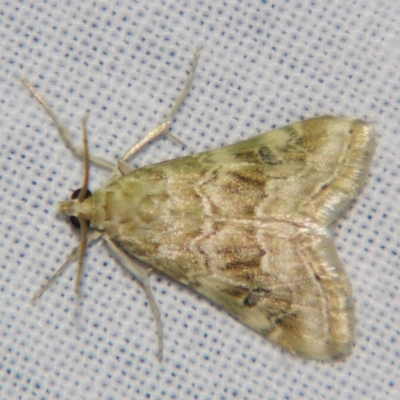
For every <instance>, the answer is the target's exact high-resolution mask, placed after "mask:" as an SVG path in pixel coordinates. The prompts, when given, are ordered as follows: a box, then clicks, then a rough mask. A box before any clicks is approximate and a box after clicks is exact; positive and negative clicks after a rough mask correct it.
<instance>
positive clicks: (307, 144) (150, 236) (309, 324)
mask: <svg viewBox="0 0 400 400" xmlns="http://www.w3.org/2000/svg"><path fill="white" fill-rule="evenodd" d="M373 148H374V137H373V133H372V130H371V127H370V126H369V125H368V124H366V123H364V122H362V121H360V120H357V119H345V118H334V117H321V118H315V119H311V120H307V121H304V122H299V123H296V124H293V125H290V126H287V127H285V128H282V129H278V130H274V131H271V132H268V133H266V134H263V135H260V136H258V137H256V138H254V139H250V140H247V141H244V142H241V143H238V144H235V145H232V146H227V147H224V148H220V149H217V150H213V151H209V152H206V153H202V154H197V155H194V156H189V157H184V158H181V159H176V160H172V161H167V162H164V163H160V164H156V165H150V166H148V167H145V168H141V169H138V170H135V171H133V172H132V173H131V174H129V175H128V176H125V177H123V178H121V179H118V180H116V181H114V182H112V183H110V184H109V185H107V186H105V187H104V188H102V189H100V190H99V191H98V192H96V193H95V194H94V195H93V196H92V197H91V198H90V199H88V200H86V201H85V202H84V203H81V204H82V205H81V206H79V207H80V209H79V210H78V209H76V210H77V211H79V212H82V213H83V214H85V216H86V217H87V218H88V219H89V220H90V222H91V226H92V227H93V228H97V229H100V230H104V231H105V232H107V234H108V235H109V236H110V237H111V238H112V239H113V240H114V241H115V242H116V243H119V244H120V245H121V246H122V247H123V248H124V249H125V250H126V251H128V252H129V253H130V254H132V255H134V256H136V257H138V258H140V259H141V260H143V261H145V262H147V263H149V264H150V265H152V266H153V267H155V268H156V269H158V270H160V271H162V272H164V273H165V274H167V275H169V276H171V277H172V278H174V279H176V280H178V281H179V282H182V283H183V284H186V285H188V286H190V287H191V288H193V289H194V290H196V291H197V292H199V293H202V294H203V295H204V296H206V297H208V298H209V299H210V300H212V301H213V302H215V303H217V304H219V305H221V306H222V307H223V308H225V309H227V310H228V311H229V312H231V313H232V314H233V315H235V316H236V317H237V318H238V319H239V320H241V321H242V322H244V323H246V324H247V325H249V326H250V327H252V328H253V329H254V330H256V331H258V332H260V333H261V334H263V335H265V336H267V337H268V338H269V339H271V340H272V341H274V342H275V343H277V344H279V345H281V346H283V347H285V348H287V349H288V350H290V351H293V352H296V353H299V354H301V355H304V356H307V357H312V358H319V359H326V358H335V357H341V356H343V355H345V354H347V353H348V352H349V350H350V348H351V344H352V335H353V319H354V317H353V311H352V305H351V295H350V287H349V283H348V280H347V277H346V274H345V272H344V271H343V268H342V266H341V263H340V261H339V260H338V258H337V255H336V251H335V249H334V246H333V243H332V241H331V239H330V238H329V234H328V232H327V229H326V227H327V225H329V224H330V223H331V222H332V221H333V220H334V219H335V218H336V217H337V215H338V213H339V212H340V211H341V210H342V209H343V208H344V207H345V206H346V205H347V204H349V202H350V201H351V200H352V199H353V198H354V197H355V195H356V194H357V192H358V191H359V189H360V187H361V185H362V183H363V181H364V178H365V176H366V174H367V171H368V166H369V163H370V160H371V157H372V152H373Z"/></svg>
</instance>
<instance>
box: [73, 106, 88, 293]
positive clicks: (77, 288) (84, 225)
mask: <svg viewBox="0 0 400 400" xmlns="http://www.w3.org/2000/svg"><path fill="white" fill-rule="evenodd" d="M88 118H89V114H85V116H84V117H83V121H82V135H83V158H84V173H83V182H82V188H81V190H80V193H79V197H78V202H79V203H82V202H83V201H84V200H85V199H86V194H87V193H88V185H89V170H90V155H89V144H88V134H87V120H88ZM78 219H79V225H80V228H81V243H80V246H79V260H78V273H77V275H76V282H75V292H76V294H77V296H78V297H79V298H81V297H82V294H81V289H80V287H81V280H82V274H83V261H84V259H85V252H86V248H87V243H88V240H87V236H88V223H87V221H86V218H85V217H84V215H83V214H82V213H79V214H78Z"/></svg>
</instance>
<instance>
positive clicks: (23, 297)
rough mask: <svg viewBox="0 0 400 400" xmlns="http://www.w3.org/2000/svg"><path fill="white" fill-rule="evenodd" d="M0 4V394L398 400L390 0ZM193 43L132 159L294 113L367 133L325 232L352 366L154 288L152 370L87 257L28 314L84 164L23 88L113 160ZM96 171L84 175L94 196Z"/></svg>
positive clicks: (107, 268) (136, 295)
mask: <svg viewBox="0 0 400 400" xmlns="http://www.w3.org/2000/svg"><path fill="white" fill-rule="evenodd" d="M112 3H113V2H108V1H96V2H81V1H75V0H70V1H68V2H59V1H54V0H49V1H46V2H42V1H33V0H31V1H4V0H3V1H2V2H1V5H0V56H1V62H0V71H1V73H0V83H1V86H0V87H1V97H0V101H1V106H0V115H1V117H0V121H1V132H0V135H1V146H0V161H1V176H0V189H1V190H0V196H1V198H0V200H1V201H0V213H1V220H0V229H1V239H2V240H1V241H0V254H1V257H0V260H1V266H0V318H1V320H0V398H2V399H33V398H35V399H54V398H58V399H133V398H135V399H300V398H301V399H332V400H333V399H357V400H358V399H361V398H362V399H399V398H400V306H399V304H400V295H399V287H400V262H399V242H400V221H399V216H400V204H399V196H400V176H399V175H400V161H399V154H400V123H399V121H400V110H399V108H400V68H399V64H400V40H399V39H400V36H399V29H400V2H398V1H393V0H386V1H383V0H382V1H378V0H374V1H373V0H371V1H363V0H353V1H348V0H337V1H331V0H330V1H319V2H314V1H301V0H287V1H275V2H270V1H250V0H246V1H238V0H230V1H226V2H219V1H215V0H214V1H213V0H203V1H180V0H166V1H153V2H150V1H141V0H137V1H123V0H122V1H118V2H115V4H112ZM197 44H201V45H202V46H203V48H202V52H201V58H200V62H199V67H198V70H197V76H196V79H195V82H194V85H193V88H192V90H191V92H190V96H189V98H188V99H187V101H186V102H185V104H184V105H183V107H182V108H181V110H180V112H179V113H178V115H177V118H176V121H175V123H174V124H173V126H172V129H171V132H172V133H173V134H174V135H176V136H177V137H179V138H180V139H181V140H183V141H184V142H185V143H186V144H187V148H185V149H182V147H181V146H180V145H178V144H176V143H174V142H173V141H171V140H170V139H168V138H164V139H161V140H158V141H157V142H155V143H153V144H152V145H150V146H148V147H147V148H146V149H144V151H142V152H141V153H140V154H138V155H137V157H136V158H135V159H134V160H133V162H132V164H133V165H135V166H137V167H138V166H142V165H146V164H149V163H154V162H157V161H161V160H166V159H170V158H175V157H178V156H182V155H186V154H190V153H194V152H199V151H202V150H207V149H211V148H216V147H219V146H221V145H224V144H229V143H235V142H237V141H239V140H241V139H244V138H249V137H252V136H254V135H256V134H257V133H260V132H262V131H266V130H269V129H271V128H273V127H277V126H281V125H285V124H287V123H290V122H294V121H296V120H299V119H301V118H309V117H313V116H316V115H324V114H334V115H344V116H357V117H361V118H364V119H366V120H368V121H370V122H371V123H373V125H374V127H375V129H376V132H377V139H378V147H377V151H376V156H375V158H374V162H373V165H372V168H371V175H370V177H369V178H368V181H367V183H366V185H365V187H364V189H363V191H362V193H361V194H360V196H359V197H358V198H357V200H356V201H355V202H354V203H353V204H352V207H351V208H350V209H349V210H347V211H346V212H345V213H344V215H343V216H342V217H341V218H340V220H339V222H338V223H337V224H335V226H334V227H333V231H334V234H335V236H336V243H337V247H338V251H339V254H340V257H341V259H342V260H343V262H344V263H345V265H346V269H347V271H348V274H349V275H350V277H351V282H352V286H353V290H354V298H355V302H356V316H357V332H356V343H355V347H354V351H353V353H352V355H351V356H350V357H348V358H347V359H346V360H344V361H342V362H338V363H319V362H315V361H305V360H302V359H299V358H297V357H294V356H291V355H290V354H288V353H286V352H284V351H282V350H280V349H278V348H276V347H274V346H273V345H272V344H271V343H270V342H268V341H266V340H265V339H263V338H262V337H260V336H258V335H257V334H255V333H254V332H252V331H251V330H250V329H248V328H246V327H244V326H242V325H241V324H240V323H239V322H237V321H236V320H234V319H233V318H232V317H230V316H229V315H227V313H226V312H225V311H224V310H221V309H219V308H217V307H215V306H214V305H212V304H210V303H209V302H208V301H207V300H205V299H203V298H201V297H199V296H197V295H196V294H195V293H193V292H191V291H190V290H189V289H187V288H184V287H182V286H180V285H179V284H177V283H175V282H172V281H170V280H168V279H167V278H165V277H162V276H160V275H158V274H157V273H153V275H152V278H151V283H152V288H153V291H154V294H155V297H156V300H157V303H158V305H159V307H160V309H161V313H162V320H163V325H164V331H165V337H164V345H165V358H164V361H163V363H162V364H160V363H159V362H158V360H157V358H156V351H157V337H156V333H155V325H154V320H153V317H152V315H151V314H150V311H149V307H148V305H147V301H146V298H145V295H144V293H143V292H142V290H141V289H140V287H139V286H138V284H137V283H136V282H135V280H133V279H132V278H131V277H130V276H129V274H127V273H125V272H122V269H121V268H120V267H119V266H118V264H117V262H116V261H115V259H114V258H112V256H111V255H110V254H109V252H108V251H107V250H106V249H105V248H104V246H103V245H98V246H95V247H92V248H91V249H90V250H89V252H88V257H87V259H86V268H85V276H84V282H83V293H84V299H83V301H82V302H81V303H80V302H78V301H77V300H76V298H75V293H74V279H75V271H76V265H74V266H72V267H71V268H70V269H69V270H68V271H67V272H66V273H65V274H64V275H63V276H62V277H61V278H60V279H59V280H58V282H57V283H56V284H55V285H54V286H53V287H52V288H51V289H50V290H48V291H47V292H46V293H45V294H44V295H43V297H42V298H41V299H40V300H39V301H38V302H37V304H36V306H32V304H31V303H30V299H31V298H32V296H33V294H34V293H35V291H36V290H37V289H38V288H39V287H40V285H41V284H42V283H43V282H44V281H45V280H46V279H47V278H48V277H49V276H50V275H51V272H52V271H54V270H55V269H56V268H57V267H58V266H59V265H60V264H61V263H62V261H63V260H64V259H65V258H66V257H67V255H68V254H69V252H70V251H71V249H72V248H73V247H74V246H75V245H76V244H77V243H78V238H77V236H76V234H75V233H74V232H73V231H72V230H71V228H70V227H69V225H68V224H67V223H66V222H65V218H64V217H63V216H60V215H59V214H58V213H57V202H58V201H61V200H65V199H66V198H68V197H69V193H70V190H71V189H74V188H76V187H79V186H80V182H81V175H82V163H81V162H80V161H79V160H78V159H77V158H76V157H73V156H71V154H70V153H69V151H68V150H66V149H65V147H64V146H63V144H62V142H61V140H60V138H59V137H58V135H57V132H56V130H55V128H54V125H53V124H52V123H51V121H50V119H49V117H48V115H46V113H45V112H44V111H43V109H42V108H41V107H40V106H39V104H38V103H37V102H36V101H35V100H34V99H33V98H32V96H30V95H29V93H28V92H27V91H26V89H25V88H24V87H23V86H22V85H21V84H20V82H19V78H20V77H25V78H27V79H29V80H30V81H31V82H32V83H34V84H35V85H36V87H37V89H38V91H39V92H40V93H41V94H42V95H43V96H44V97H45V98H46V99H47V100H48V101H49V102H50V103H51V105H52V106H53V107H54V109H55V110H56V112H57V113H58V115H59V116H60V118H61V119H62V120H63V121H64V122H65V123H67V124H68V126H69V128H70V129H71V131H72V132H73V134H74V138H75V139H76V140H77V141H78V143H79V142H80V140H81V120H82V117H83V115H84V113H85V111H86V110H90V111H91V114H90V119H89V131H90V147H91V151H92V153H93V154H96V155H98V156H101V157H104V158H106V159H108V160H110V161H114V160H116V158H117V157H118V156H119V155H120V154H122V152H123V151H124V150H126V149H127V147H128V146H129V145H130V144H132V143H133V142H134V141H135V140H136V139H138V138H139V137H141V136H142V135H143V134H144V133H145V132H146V131H147V130H149V129H150V128H152V127H154V125H155V124H156V123H157V121H159V120H160V119H161V118H162V117H163V116H164V115H165V114H166V113H167V111H168V109H169V107H170V105H171V104H172V102H173V100H174V99H175V97H176V95H177V93H178V91H179V90H180V89H181V87H182V84H183V81H184V78H185V76H186V71H187V70H188V68H189V63H190V61H191V58H192V54H193V51H194V48H195V45H197ZM107 176H108V174H107V172H106V171H105V170H101V169H96V168H92V182H91V187H92V188H96V187H99V186H101V184H102V182H104V180H105V179H106V177H107Z"/></svg>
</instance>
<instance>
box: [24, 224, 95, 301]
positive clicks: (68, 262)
mask: <svg viewBox="0 0 400 400" xmlns="http://www.w3.org/2000/svg"><path fill="white" fill-rule="evenodd" d="M102 235H103V233H102V232H100V231H94V232H92V233H91V234H90V235H89V237H88V239H87V245H88V246H89V245H90V244H91V243H93V242H94V241H96V240H97V239H99V238H100V237H101V236H102ZM79 253H80V245H79V246H77V247H75V248H74V249H73V250H72V252H71V253H70V255H69V256H68V258H67V259H66V260H65V262H64V264H63V265H61V267H60V268H58V270H57V271H56V272H54V274H53V276H52V277H51V278H50V279H48V280H47V282H46V283H45V284H44V285H43V286H42V287H41V288H40V289H39V290H38V291H37V292H36V293H35V295H34V296H33V297H32V302H33V303H34V302H35V301H36V300H37V299H38V298H39V297H40V296H41V295H42V294H43V293H44V292H45V291H46V290H47V289H48V288H49V287H50V286H51V285H52V284H53V283H54V282H55V281H56V280H57V278H58V277H59V276H60V275H61V274H62V273H63V272H64V271H65V270H66V269H67V268H68V267H69V266H70V265H71V263H72V261H75V260H76V259H77V258H78V257H79ZM78 284H79V282H77V285H78Z"/></svg>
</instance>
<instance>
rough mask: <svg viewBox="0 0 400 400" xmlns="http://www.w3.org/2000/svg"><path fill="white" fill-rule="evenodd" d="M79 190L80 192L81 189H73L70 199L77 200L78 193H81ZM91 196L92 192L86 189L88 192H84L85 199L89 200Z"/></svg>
mask: <svg viewBox="0 0 400 400" xmlns="http://www.w3.org/2000/svg"><path fill="white" fill-rule="evenodd" d="M81 190H82V188H78V189H75V190H74V191H73V192H72V193H71V199H72V200H75V199H77V198H78V197H79V195H80V193H81ZM91 195H92V192H91V191H90V190H89V189H88V190H87V191H86V196H85V199H87V198H89V197H90V196H91Z"/></svg>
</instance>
